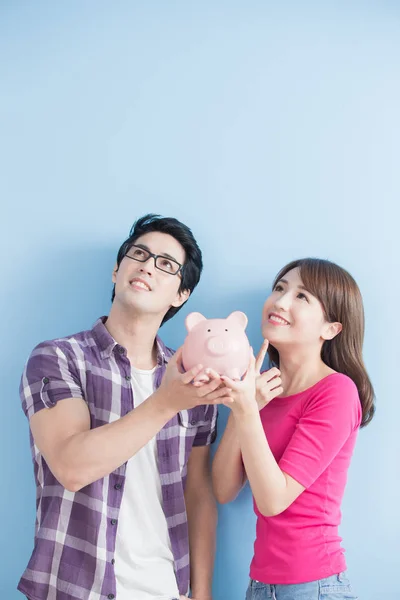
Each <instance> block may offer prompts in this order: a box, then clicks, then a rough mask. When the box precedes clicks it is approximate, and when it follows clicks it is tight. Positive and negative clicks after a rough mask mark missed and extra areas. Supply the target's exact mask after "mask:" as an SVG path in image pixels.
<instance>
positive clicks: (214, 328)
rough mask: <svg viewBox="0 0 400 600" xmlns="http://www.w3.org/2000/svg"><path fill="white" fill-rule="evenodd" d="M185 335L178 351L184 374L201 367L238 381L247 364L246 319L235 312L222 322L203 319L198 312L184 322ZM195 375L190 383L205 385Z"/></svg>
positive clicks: (203, 376) (201, 376)
mask: <svg viewBox="0 0 400 600" xmlns="http://www.w3.org/2000/svg"><path fill="white" fill-rule="evenodd" d="M185 325H186V329H187V330H188V335H187V336H186V339H185V341H184V344H183V348H182V363H183V367H184V369H185V371H188V370H189V369H192V368H193V367H195V366H196V365H197V364H199V363H201V364H202V365H203V366H204V367H205V368H211V369H214V371H216V372H217V373H219V374H220V375H226V376H227V377H230V378H231V379H235V380H240V379H241V378H242V376H243V375H244V373H245V372H246V370H247V367H248V365H249V360H250V344H249V340H248V339H247V335H246V334H245V329H246V326H247V317H246V315H245V314H244V313H242V312H239V311H235V312H233V313H231V314H230V315H229V317H227V318H226V319H206V318H205V317H204V316H203V315H202V314H200V313H198V312H194V313H190V314H189V315H188V316H187V317H186V319H185ZM208 380H209V378H208V377H207V375H206V374H204V373H203V374H199V375H198V376H197V377H195V379H194V381H208Z"/></svg>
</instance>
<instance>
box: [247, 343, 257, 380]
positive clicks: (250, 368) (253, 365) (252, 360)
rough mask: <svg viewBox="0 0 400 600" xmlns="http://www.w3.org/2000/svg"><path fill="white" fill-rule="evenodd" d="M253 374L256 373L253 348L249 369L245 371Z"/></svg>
mask: <svg viewBox="0 0 400 600" xmlns="http://www.w3.org/2000/svg"><path fill="white" fill-rule="evenodd" d="M255 372H256V357H255V356H254V351H253V348H252V349H251V356H250V362H249V368H248V370H247V373H252V374H254V373H255Z"/></svg>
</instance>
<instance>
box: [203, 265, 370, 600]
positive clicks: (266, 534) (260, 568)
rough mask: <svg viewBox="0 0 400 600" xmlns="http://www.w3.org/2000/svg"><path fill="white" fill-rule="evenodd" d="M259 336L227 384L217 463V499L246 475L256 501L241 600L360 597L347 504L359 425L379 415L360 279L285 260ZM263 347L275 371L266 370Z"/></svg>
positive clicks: (228, 495)
mask: <svg viewBox="0 0 400 600" xmlns="http://www.w3.org/2000/svg"><path fill="white" fill-rule="evenodd" d="M262 333H263V337H264V338H265V342H264V344H263V347H262V348H261V351H260V354H259V356H258V357H257V360H256V359H255V358H254V356H253V357H252V360H251V363H250V367H249V369H248V372H247V374H246V376H245V377H244V379H243V380H242V381H240V382H235V381H231V380H230V379H228V378H226V377H225V378H223V379H224V383H225V385H226V386H227V387H228V388H229V389H230V390H231V392H230V400H229V406H230V408H231V415H230V416H229V419H228V423H227V427H226V430H225V432H224V435H223V437H222V440H221V443H220V445H219V448H218V450H217V452H216V455H215V459H214V463H213V485H214V490H215V495H216V497H217V500H218V501H219V502H221V503H226V502H230V501H231V500H233V499H234V498H235V497H236V496H237V494H238V492H239V491H240V490H241V488H242V487H243V485H244V484H245V482H246V481H247V479H248V480H249V483H250V486H251V489H252V492H253V496H254V507H255V512H256V515H257V530H256V540H255V544H254V557H253V560H252V563H251V567H250V577H251V580H250V585H249V588H248V590H247V595H246V600H264V599H265V600H266V599H267V598H276V600H300V599H301V600H317V599H324V600H328V599H331V598H332V599H333V598H335V599H336V600H340V599H344V598H346V599H349V598H356V596H355V595H354V594H353V592H352V591H351V587H350V583H349V581H348V579H347V576H346V574H345V571H346V564H345V558H344V551H343V549H342V548H341V545H340V542H341V538H340V537H339V535H338V526H339V523H340V517H341V513H340V505H341V501H342V498H343V493H344V488H345V484H346V478H347V471H348V468H349V465H350V460H351V456H352V453H353V449H354V444H355V441H356V437H357V432H358V429H359V427H360V426H361V427H362V426H364V425H367V423H369V422H370V420H371V419H372V417H373V414H374V410H375V408H374V392H373V388H372V385H371V382H370V380H369V378H368V374H367V372H366V370H365V367H364V364H363V359H362V344H363V337H364V311H363V304H362V298H361V294H360V291H359V289H358V287H357V284H356V283H355V281H354V279H353V278H352V277H351V275H349V273H347V272H346V271H345V270H344V269H342V268H341V267H339V266H337V265H335V264H334V263H331V262H328V261H325V260H319V259H310V258H308V259H302V260H297V261H294V262H292V263H290V264H288V265H287V266H286V267H284V268H283V269H282V270H281V271H280V273H279V274H278V276H277V278H276V280H275V282H274V285H273V291H272V293H271V295H270V296H269V297H268V298H267V300H266V302H265V305H264V308H263V313H262ZM268 344H269V346H268ZM267 349H268V353H269V357H270V360H271V362H272V364H273V365H274V366H273V368H271V369H270V370H269V371H266V372H264V373H262V374H260V367H261V365H262V362H263V360H264V357H265V354H266V352H267ZM227 404H228V402H227Z"/></svg>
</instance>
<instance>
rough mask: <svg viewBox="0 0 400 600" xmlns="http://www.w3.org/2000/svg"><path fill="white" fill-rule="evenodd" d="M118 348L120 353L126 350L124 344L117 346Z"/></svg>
mask: <svg viewBox="0 0 400 600" xmlns="http://www.w3.org/2000/svg"><path fill="white" fill-rule="evenodd" d="M117 349H118V352H119V353H120V354H123V353H124V352H125V350H124V349H123V347H122V346H117Z"/></svg>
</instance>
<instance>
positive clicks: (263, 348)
mask: <svg viewBox="0 0 400 600" xmlns="http://www.w3.org/2000/svg"><path fill="white" fill-rule="evenodd" d="M268 346H269V341H268V340H264V341H263V343H262V345H261V348H260V351H259V353H258V354H257V359H256V372H257V374H258V375H259V374H260V372H261V367H262V365H263V362H264V358H265V355H266V354H267V350H268Z"/></svg>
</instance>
